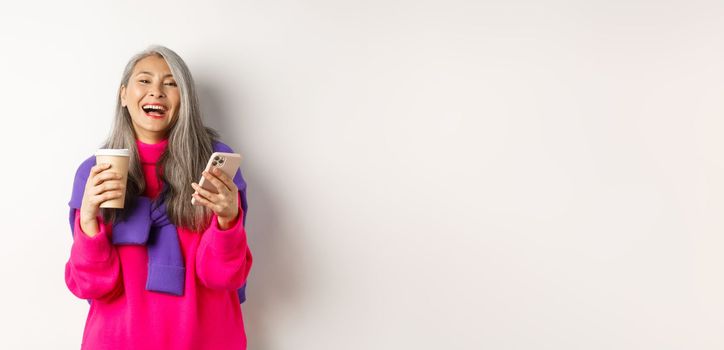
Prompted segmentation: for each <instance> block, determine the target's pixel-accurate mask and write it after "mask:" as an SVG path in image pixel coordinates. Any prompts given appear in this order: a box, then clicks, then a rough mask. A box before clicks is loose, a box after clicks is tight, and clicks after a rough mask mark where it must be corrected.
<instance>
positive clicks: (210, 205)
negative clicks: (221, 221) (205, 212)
mask: <svg viewBox="0 0 724 350" xmlns="http://www.w3.org/2000/svg"><path fill="white" fill-rule="evenodd" d="M192 196H193V197H194V198H195V199H196V201H195V202H194V205H203V206H205V207H207V208H209V209H211V210H212V211H214V212H215V213H217V212H219V208H218V207H217V205H215V204H214V203H211V202H210V201H209V200H208V199H206V198H204V197H202V196H201V195H199V194H198V193H194V194H192Z"/></svg>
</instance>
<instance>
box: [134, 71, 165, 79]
mask: <svg viewBox="0 0 724 350" xmlns="http://www.w3.org/2000/svg"><path fill="white" fill-rule="evenodd" d="M141 74H148V75H153V74H151V73H150V72H146V71H142V72H138V73H136V75H141ZM163 77H164V78H166V77H173V74H166V75H164V76H163Z"/></svg>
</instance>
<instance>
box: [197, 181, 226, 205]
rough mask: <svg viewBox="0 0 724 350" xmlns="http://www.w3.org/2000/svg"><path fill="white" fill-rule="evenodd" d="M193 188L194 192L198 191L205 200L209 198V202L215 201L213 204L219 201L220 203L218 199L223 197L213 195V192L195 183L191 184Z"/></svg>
mask: <svg viewBox="0 0 724 350" xmlns="http://www.w3.org/2000/svg"><path fill="white" fill-rule="evenodd" d="M191 187H193V188H194V190H196V192H197V193H199V194H201V196H203V197H204V198H208V199H209V200H211V201H213V202H217V201H218V197H222V196H221V195H219V194H216V193H213V192H211V191H209V190H207V189H205V188H203V187H201V186H199V185H198V184H197V183H195V182H192V183H191Z"/></svg>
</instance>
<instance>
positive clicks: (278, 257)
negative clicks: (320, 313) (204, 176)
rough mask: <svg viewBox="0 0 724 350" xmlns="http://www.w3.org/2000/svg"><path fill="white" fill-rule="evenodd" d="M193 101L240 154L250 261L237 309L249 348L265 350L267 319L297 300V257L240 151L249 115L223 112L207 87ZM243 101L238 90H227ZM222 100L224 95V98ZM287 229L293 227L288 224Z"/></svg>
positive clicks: (271, 197) (270, 191) (270, 330)
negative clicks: (242, 297)
mask: <svg viewBox="0 0 724 350" xmlns="http://www.w3.org/2000/svg"><path fill="white" fill-rule="evenodd" d="M196 86H197V89H198V94H199V99H200V101H201V105H202V106H203V107H202V110H203V112H204V116H203V118H204V123H205V124H206V125H207V126H210V127H213V128H215V129H216V130H217V131H218V132H219V133H220V138H221V141H222V142H224V143H226V144H227V145H229V146H230V147H231V148H232V149H233V150H234V151H235V152H237V153H240V154H241V155H242V163H241V171H242V174H243V176H244V179H245V180H246V182H247V186H248V188H247V201H248V205H249V208H248V213H249V216H248V218H247V221H246V230H247V235H248V243H249V247H250V249H251V253H252V255H253V257H254V263H253V266H252V269H251V272H250V273H249V278H248V280H247V283H248V284H247V288H246V296H247V300H246V302H244V303H243V304H242V305H241V306H242V310H243V316H244V324H245V328H246V333H247V338H248V343H249V344H248V348H249V349H255V350H256V349H260V350H265V349H271V348H272V345H271V344H273V343H274V342H273V341H271V339H274V337H275V336H276V335H277V334H276V332H275V330H274V326H273V325H272V324H271V323H270V321H269V318H268V315H269V313H270V312H272V310H273V313H274V314H278V313H282V314H283V313H284V309H287V307H286V306H287V305H291V304H293V303H294V302H295V297H297V298H298V296H299V295H298V291H299V288H298V286H299V284H298V281H299V280H300V279H299V278H298V277H299V273H298V271H300V269H302V268H303V267H302V265H301V259H299V258H298V257H300V256H301V255H300V254H299V250H298V247H294V246H293V245H292V244H290V243H291V242H293V240H289V239H287V238H288V237H291V235H292V234H294V232H290V231H289V230H285V229H284V227H283V225H282V223H284V222H285V221H287V220H286V219H285V218H288V217H289V216H287V215H285V214H284V213H283V212H280V208H283V207H284V206H281V205H279V204H278V203H277V202H276V201H275V198H278V197H275V194H274V186H273V184H271V183H266V182H265V179H267V178H268V177H266V176H265V175H264V173H263V172H262V170H260V169H259V168H255V167H254V164H255V163H256V162H255V159H253V157H251V156H250V155H249V154H248V153H246V152H245V149H253V148H254V147H253V145H250V144H248V143H246V141H245V140H244V137H243V135H244V134H248V132H245V131H244V130H243V128H242V127H241V125H242V124H244V123H243V120H244V119H246V118H254V116H247V115H242V116H237V115H232V114H231V113H229V112H228V109H227V107H226V106H227V103H225V102H224V99H223V98H222V97H221V96H223V95H224V94H223V93H220V92H217V91H215V90H214V86H213V85H212V84H203V83H202V82H199V81H197V82H196ZM233 94H234V95H237V96H239V98H243V95H244V94H243V93H242V92H238V91H237V92H233ZM226 96H228V94H227V95H226ZM259 163H261V162H259ZM287 227H295V225H288V226H287Z"/></svg>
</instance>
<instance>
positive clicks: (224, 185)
mask: <svg viewBox="0 0 724 350" xmlns="http://www.w3.org/2000/svg"><path fill="white" fill-rule="evenodd" d="M202 175H203V176H204V177H205V178H206V179H207V180H209V181H211V183H212V184H213V185H214V186H216V188H217V189H218V190H219V193H222V191H223V192H225V191H229V192H235V191H236V190H237V188H236V185H235V184H234V181H232V180H231V179H230V178H229V176H228V175H226V174H225V173H224V172H223V171H221V170H220V169H219V168H214V169H212V170H211V171H210V172H207V171H205V172H203V174H202Z"/></svg>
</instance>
